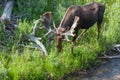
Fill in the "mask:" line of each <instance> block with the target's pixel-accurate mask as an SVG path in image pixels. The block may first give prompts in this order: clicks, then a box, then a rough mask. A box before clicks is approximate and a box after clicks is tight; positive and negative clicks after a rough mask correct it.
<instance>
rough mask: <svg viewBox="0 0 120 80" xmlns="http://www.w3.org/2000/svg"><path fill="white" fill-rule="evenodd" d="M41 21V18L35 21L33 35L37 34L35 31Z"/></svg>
mask: <svg viewBox="0 0 120 80" xmlns="http://www.w3.org/2000/svg"><path fill="white" fill-rule="evenodd" d="M39 21H40V19H38V20H36V21H35V22H34V26H33V31H32V33H31V35H33V36H34V35H35V31H36V29H37V27H38V23H39Z"/></svg>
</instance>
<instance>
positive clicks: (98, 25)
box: [97, 22, 101, 39]
mask: <svg viewBox="0 0 120 80" xmlns="http://www.w3.org/2000/svg"><path fill="white" fill-rule="evenodd" d="M97 27H98V39H99V37H100V30H101V22H97Z"/></svg>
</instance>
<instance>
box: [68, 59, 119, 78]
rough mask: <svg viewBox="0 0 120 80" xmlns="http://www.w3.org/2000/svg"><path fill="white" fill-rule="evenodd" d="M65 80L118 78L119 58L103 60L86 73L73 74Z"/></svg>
mask: <svg viewBox="0 0 120 80" xmlns="http://www.w3.org/2000/svg"><path fill="white" fill-rule="evenodd" d="M67 80H120V58H116V59H106V60H103V62H102V64H101V65H100V66H98V67H97V68H96V69H94V70H93V71H92V72H90V73H88V74H87V75H84V76H82V77H81V76H74V75H73V76H69V77H68V78H67Z"/></svg>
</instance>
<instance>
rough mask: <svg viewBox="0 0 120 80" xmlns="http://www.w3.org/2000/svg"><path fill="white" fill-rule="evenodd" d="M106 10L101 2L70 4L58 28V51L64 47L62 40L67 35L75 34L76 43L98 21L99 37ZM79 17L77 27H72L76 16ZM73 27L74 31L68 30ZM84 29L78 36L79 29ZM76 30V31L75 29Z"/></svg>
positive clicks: (74, 41) (73, 40)
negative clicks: (80, 4) (82, 4)
mask: <svg viewBox="0 0 120 80" xmlns="http://www.w3.org/2000/svg"><path fill="white" fill-rule="evenodd" d="M104 12H105V6H104V5H103V4H101V3H97V2H93V3H90V4H87V5H84V6H77V5H72V6H70V7H69V8H68V9H67V11H66V13H65V15H64V17H63V19H62V20H61V22H60V25H59V27H58V28H57V29H56V46H57V49H58V52H60V51H61V49H62V41H64V40H65V39H64V38H65V36H73V39H72V42H73V43H74V44H75V43H76V41H77V40H78V39H79V38H80V37H82V36H83V35H84V34H85V32H86V31H87V30H88V29H89V28H90V27H92V26H93V25H94V24H95V23H96V22H97V27H98V39H99V36H100V29H101V23H102V20H103V16H104ZM76 16H77V17H79V19H77V20H78V21H76V23H77V24H76V27H73V28H72V25H73V24H74V22H75V17H76ZM71 29H72V31H71V32H72V33H70V34H68V32H69V31H70V30H71ZM80 29H83V31H82V32H81V34H80V35H79V36H78V31H79V30H80ZM73 30H74V31H73ZM73 34H74V35H73Z"/></svg>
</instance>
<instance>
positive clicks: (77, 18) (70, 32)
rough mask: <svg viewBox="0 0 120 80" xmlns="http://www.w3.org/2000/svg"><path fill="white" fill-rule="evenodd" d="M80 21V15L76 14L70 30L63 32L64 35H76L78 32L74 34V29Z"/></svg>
mask: <svg viewBox="0 0 120 80" xmlns="http://www.w3.org/2000/svg"><path fill="white" fill-rule="evenodd" d="M78 21H79V17H78V16H75V18H74V22H73V25H72V26H71V28H70V30H69V31H67V32H65V33H63V35H66V36H69V35H70V36H75V35H76V34H74V30H75V28H76V27H77V24H78V23H77V22H78Z"/></svg>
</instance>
